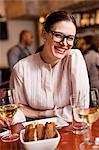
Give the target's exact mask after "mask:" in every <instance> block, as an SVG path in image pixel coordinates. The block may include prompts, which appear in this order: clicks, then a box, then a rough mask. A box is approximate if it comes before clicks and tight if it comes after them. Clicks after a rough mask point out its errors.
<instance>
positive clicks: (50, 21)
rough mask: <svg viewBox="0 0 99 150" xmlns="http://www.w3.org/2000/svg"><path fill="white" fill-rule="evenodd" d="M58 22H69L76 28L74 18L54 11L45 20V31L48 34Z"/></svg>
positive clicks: (63, 12) (62, 12)
mask: <svg viewBox="0 0 99 150" xmlns="http://www.w3.org/2000/svg"><path fill="white" fill-rule="evenodd" d="M59 21H71V22H72V23H73V24H74V25H75V27H77V25H76V21H75V18H74V17H73V16H72V15H71V14H69V13H67V12H66V11H55V12H53V13H51V14H50V15H48V16H47V18H46V20H45V23H44V29H45V31H46V32H49V31H50V29H51V28H52V26H53V25H54V24H55V23H57V22H59Z"/></svg>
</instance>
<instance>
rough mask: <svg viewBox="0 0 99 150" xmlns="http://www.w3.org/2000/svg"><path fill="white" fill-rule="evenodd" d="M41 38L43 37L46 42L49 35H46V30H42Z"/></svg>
mask: <svg viewBox="0 0 99 150" xmlns="http://www.w3.org/2000/svg"><path fill="white" fill-rule="evenodd" d="M41 36H42V38H43V40H44V41H46V39H47V33H46V31H45V29H43V30H42V33H41Z"/></svg>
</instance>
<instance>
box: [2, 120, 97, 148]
mask: <svg viewBox="0 0 99 150" xmlns="http://www.w3.org/2000/svg"><path fill="white" fill-rule="evenodd" d="M22 128H23V127H22V125H21V124H16V125H15V126H13V131H14V132H16V131H18V132H19V131H20V130H21V129H22ZM70 130H71V125H70V126H68V127H64V128H62V129H59V132H60V135H61V140H60V143H59V145H58V147H57V149H56V150H79V144H80V143H81V142H82V141H83V140H84V138H85V136H87V135H88V134H91V135H92V137H93V138H95V137H99V119H98V120H97V121H96V122H95V123H94V124H93V127H92V131H91V132H88V133H87V134H83V135H75V134H73V133H72V132H71V131H70ZM0 150H24V147H23V145H22V144H21V142H20V140H18V141H17V142H13V143H4V142H2V141H1V140H0Z"/></svg>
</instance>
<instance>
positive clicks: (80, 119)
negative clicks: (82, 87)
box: [70, 96, 88, 134]
mask: <svg viewBox="0 0 99 150" xmlns="http://www.w3.org/2000/svg"><path fill="white" fill-rule="evenodd" d="M79 97H80V96H78V97H76V96H71V98H70V101H71V106H72V128H73V133H74V134H84V133H85V132H86V131H87V127H88V125H87V123H86V122H84V115H85V114H86V113H87V109H86V110H85V102H83V103H81V102H80V99H79ZM84 100H85V99H84Z"/></svg>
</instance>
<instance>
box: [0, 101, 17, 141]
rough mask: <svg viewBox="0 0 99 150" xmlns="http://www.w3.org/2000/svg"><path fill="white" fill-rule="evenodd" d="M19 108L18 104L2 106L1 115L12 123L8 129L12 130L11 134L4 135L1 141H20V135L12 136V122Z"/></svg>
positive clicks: (0, 108)
mask: <svg viewBox="0 0 99 150" xmlns="http://www.w3.org/2000/svg"><path fill="white" fill-rule="evenodd" d="M18 108H19V105H18V104H8V105H3V106H0V115H1V116H2V117H4V118H7V119H8V121H9V122H10V125H9V126H8V128H9V129H10V133H9V134H8V135H4V136H2V137H1V140H2V141H3V142H13V141H16V140H18V139H19V134H12V132H11V121H12V118H13V117H14V115H15V113H16V112H17V110H18Z"/></svg>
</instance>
